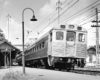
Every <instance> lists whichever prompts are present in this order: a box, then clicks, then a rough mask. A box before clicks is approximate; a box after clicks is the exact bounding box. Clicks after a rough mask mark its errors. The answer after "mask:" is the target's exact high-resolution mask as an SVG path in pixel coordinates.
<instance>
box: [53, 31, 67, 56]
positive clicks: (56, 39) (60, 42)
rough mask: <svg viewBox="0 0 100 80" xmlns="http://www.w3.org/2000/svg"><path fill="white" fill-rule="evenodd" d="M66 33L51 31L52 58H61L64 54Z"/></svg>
mask: <svg viewBox="0 0 100 80" xmlns="http://www.w3.org/2000/svg"><path fill="white" fill-rule="evenodd" d="M65 37H66V31H64V30H53V39H52V56H56V57H57V56H58V57H63V56H64V54H65V40H66V39H65Z"/></svg>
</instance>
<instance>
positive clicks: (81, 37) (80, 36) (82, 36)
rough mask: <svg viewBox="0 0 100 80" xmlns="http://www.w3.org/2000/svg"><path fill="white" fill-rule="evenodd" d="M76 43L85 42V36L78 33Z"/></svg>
mask: <svg viewBox="0 0 100 80" xmlns="http://www.w3.org/2000/svg"><path fill="white" fill-rule="evenodd" d="M78 41H79V42H84V41H85V35H84V34H83V33H79V35H78Z"/></svg>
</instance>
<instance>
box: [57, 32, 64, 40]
mask: <svg viewBox="0 0 100 80" xmlns="http://www.w3.org/2000/svg"><path fill="white" fill-rule="evenodd" d="M63 38H64V33H63V32H61V31H57V32H56V40H63Z"/></svg>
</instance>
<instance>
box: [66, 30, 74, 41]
mask: <svg viewBox="0 0 100 80" xmlns="http://www.w3.org/2000/svg"><path fill="white" fill-rule="evenodd" d="M66 40H67V41H75V32H72V31H68V32H67V37H66Z"/></svg>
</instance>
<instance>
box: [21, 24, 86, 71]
mask: <svg viewBox="0 0 100 80" xmlns="http://www.w3.org/2000/svg"><path fill="white" fill-rule="evenodd" d="M86 56H87V31H86V29H84V28H83V27H81V26H78V25H72V24H71V25H59V26H58V27H57V28H53V29H51V30H50V31H48V33H46V34H45V35H44V36H42V37H41V38H40V39H38V40H37V41H36V42H35V43H33V44H32V45H31V46H30V47H28V48H27V49H26V50H25V65H26V66H34V67H39V66H44V67H45V68H53V69H54V68H58V69H59V70H61V69H67V70H70V69H74V67H75V66H77V67H84V66H85V59H86ZM20 61H21V60H20ZM19 63H20V62H19Z"/></svg>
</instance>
